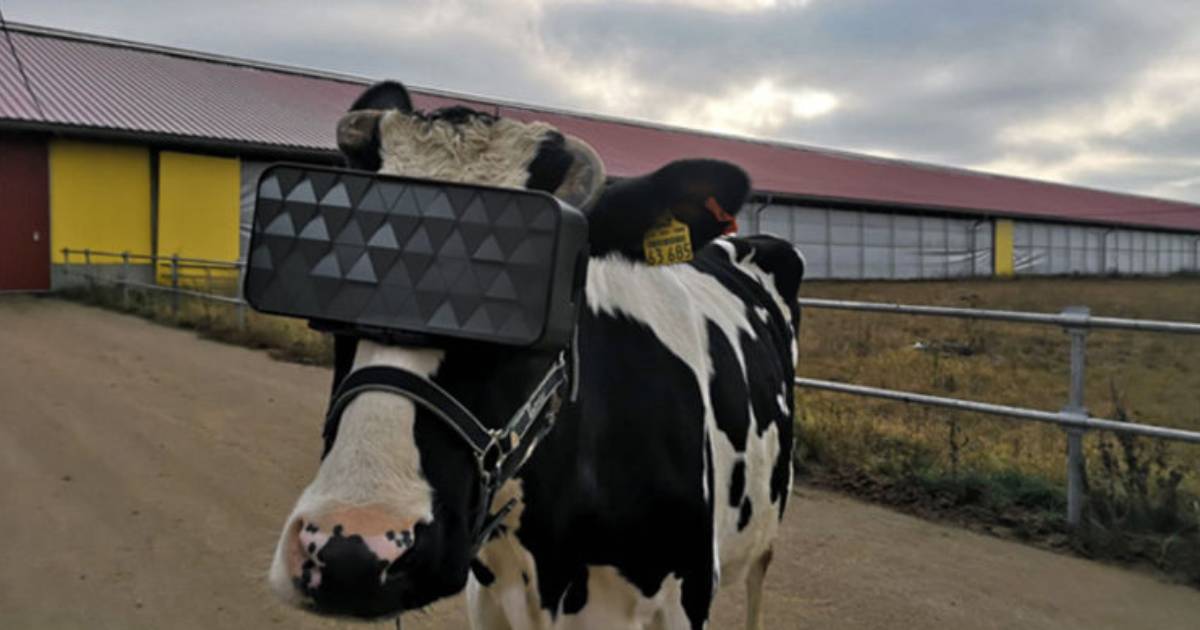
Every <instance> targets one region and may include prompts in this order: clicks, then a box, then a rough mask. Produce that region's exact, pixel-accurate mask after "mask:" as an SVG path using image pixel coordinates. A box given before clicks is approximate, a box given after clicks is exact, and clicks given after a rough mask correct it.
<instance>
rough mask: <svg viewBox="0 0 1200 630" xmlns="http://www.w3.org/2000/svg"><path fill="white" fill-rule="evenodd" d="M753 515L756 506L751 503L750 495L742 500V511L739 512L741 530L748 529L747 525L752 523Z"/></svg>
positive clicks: (739, 528) (739, 529)
mask: <svg viewBox="0 0 1200 630" xmlns="http://www.w3.org/2000/svg"><path fill="white" fill-rule="evenodd" d="M751 516H754V506H752V505H750V497H746V500H745V501H743V502H742V511H741V512H740V513H738V531H739V532H740V531H742V530H743V529H746V526H747V525H749V524H750V517H751Z"/></svg>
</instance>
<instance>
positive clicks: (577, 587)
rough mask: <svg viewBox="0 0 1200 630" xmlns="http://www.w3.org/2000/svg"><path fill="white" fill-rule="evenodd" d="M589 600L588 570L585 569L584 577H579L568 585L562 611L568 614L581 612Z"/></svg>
mask: <svg viewBox="0 0 1200 630" xmlns="http://www.w3.org/2000/svg"><path fill="white" fill-rule="evenodd" d="M587 601H588V587H587V572H586V571H584V573H583V578H582V579H577V580H575V581H573V582H571V583H570V584H568V585H567V592H566V593H564V594H563V600H562V611H563V613H564V614H567V615H576V614H579V611H581V610H583V607H584V606H587Z"/></svg>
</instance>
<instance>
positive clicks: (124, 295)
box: [121, 250, 129, 310]
mask: <svg viewBox="0 0 1200 630" xmlns="http://www.w3.org/2000/svg"><path fill="white" fill-rule="evenodd" d="M121 306H122V308H124V309H125V310H129V250H125V251H123V252H121Z"/></svg>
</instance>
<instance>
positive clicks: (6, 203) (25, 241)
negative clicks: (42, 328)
mask: <svg viewBox="0 0 1200 630" xmlns="http://www.w3.org/2000/svg"><path fill="white" fill-rule="evenodd" d="M49 184H50V179H49V166H48V161H47V159H46V142H45V141H44V140H40V139H33V138H21V137H7V138H6V137H0V291H44V290H47V289H49V288H50V193H49Z"/></svg>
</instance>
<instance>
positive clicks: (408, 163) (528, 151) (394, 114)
mask: <svg viewBox="0 0 1200 630" xmlns="http://www.w3.org/2000/svg"><path fill="white" fill-rule="evenodd" d="M554 130H555V129H554V127H552V126H550V125H548V124H546V123H541V122H532V123H522V122H518V121H515V120H510V119H507V118H497V119H491V118H485V117H482V116H481V117H471V118H468V119H467V120H466V121H463V122H458V123H451V122H449V121H445V120H439V119H437V118H433V119H426V118H422V117H420V116H414V115H412V114H407V113H405V112H402V111H399V110H392V111H389V112H387V113H386V114H384V115H383V117H382V118H381V119H380V120H379V145H380V146H379V152H380V157H381V158H382V160H383V165H382V167H380V169H379V172H380V173H385V174H389V175H406V176H409V177H422V178H429V179H440V180H443V181H451V182H464V183H471V184H484V185H489V186H500V187H504V188H524V187H525V182H526V181H528V179H529V164H530V163H531V162H533V160H534V158H535V157H537V153H538V146H539V145H540V144H541V142H542V141H543V140H545V138H546V135H547V134H548V133H550V132H553V131H554Z"/></svg>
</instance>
